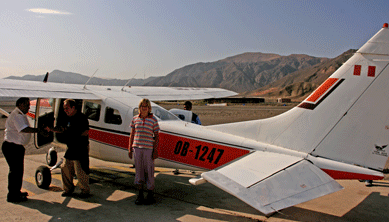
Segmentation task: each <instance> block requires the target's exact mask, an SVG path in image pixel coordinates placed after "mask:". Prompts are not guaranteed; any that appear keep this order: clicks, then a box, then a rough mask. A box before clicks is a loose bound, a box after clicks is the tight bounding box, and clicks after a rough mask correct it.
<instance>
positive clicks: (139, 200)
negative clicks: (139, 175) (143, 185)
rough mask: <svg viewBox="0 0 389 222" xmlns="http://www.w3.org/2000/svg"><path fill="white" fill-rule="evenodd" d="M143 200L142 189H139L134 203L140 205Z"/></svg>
mask: <svg viewBox="0 0 389 222" xmlns="http://www.w3.org/2000/svg"><path fill="white" fill-rule="evenodd" d="M144 202H145V198H144V197H143V190H139V194H138V196H137V197H136V200H135V204H136V205H142V204H143V203H144Z"/></svg>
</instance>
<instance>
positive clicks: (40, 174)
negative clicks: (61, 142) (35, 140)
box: [35, 147, 63, 189]
mask: <svg viewBox="0 0 389 222" xmlns="http://www.w3.org/2000/svg"><path fill="white" fill-rule="evenodd" d="M57 159H58V155H57V151H56V150H55V148H54V147H51V148H50V149H49V151H48V152H47V154H46V163H47V165H49V166H51V168H49V167H47V166H44V165H42V166H39V167H38V168H37V169H36V171H35V183H36V185H37V186H38V187H39V188H41V189H48V188H49V186H50V184H51V171H53V170H55V169H57V168H58V167H59V166H61V164H62V162H63V159H62V158H61V160H60V161H59V162H58V163H57Z"/></svg>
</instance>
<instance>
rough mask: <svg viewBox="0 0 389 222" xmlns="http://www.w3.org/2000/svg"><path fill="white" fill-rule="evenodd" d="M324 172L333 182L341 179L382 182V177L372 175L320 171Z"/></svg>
mask: <svg viewBox="0 0 389 222" xmlns="http://www.w3.org/2000/svg"><path fill="white" fill-rule="evenodd" d="M321 170H323V171H324V172H326V173H327V174H328V175H329V176H330V177H332V178H334V179H335V180H339V179H343V180H382V179H384V177H381V176H374V175H366V174H360V173H351V172H344V171H337V170H329V169H321Z"/></svg>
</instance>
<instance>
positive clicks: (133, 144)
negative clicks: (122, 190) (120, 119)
mask: <svg viewBox="0 0 389 222" xmlns="http://www.w3.org/2000/svg"><path fill="white" fill-rule="evenodd" d="M130 127H131V136H130V143H129V147H128V152H129V153H128V156H129V157H130V158H131V159H132V157H133V155H134V158H135V160H134V162H135V166H136V167H135V181H134V182H135V185H136V188H137V189H138V190H139V194H138V196H137V198H136V200H135V204H136V205H141V204H147V205H148V204H152V203H154V202H155V199H154V193H153V192H154V187H155V184H154V160H155V159H157V158H158V142H159V125H158V120H157V118H156V117H155V116H154V115H153V114H152V113H151V103H150V101H149V100H148V99H142V100H141V101H140V102H139V115H136V116H134V117H133V119H132V122H131V124H130ZM144 184H146V187H147V191H148V193H147V198H146V199H144V196H143V185H144Z"/></svg>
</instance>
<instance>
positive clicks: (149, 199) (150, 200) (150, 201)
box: [144, 191, 155, 205]
mask: <svg viewBox="0 0 389 222" xmlns="http://www.w3.org/2000/svg"><path fill="white" fill-rule="evenodd" d="M153 203H155V199H154V193H153V191H148V193H147V198H146V200H145V202H144V204H145V205H151V204H153Z"/></svg>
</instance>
